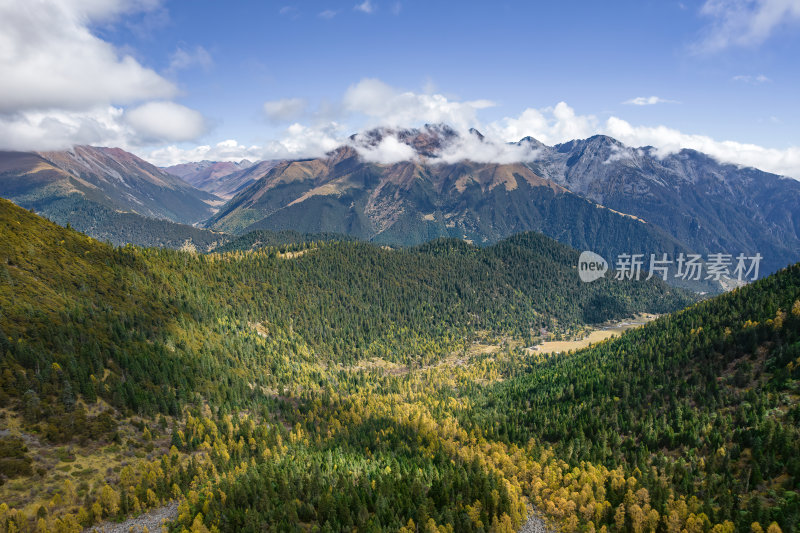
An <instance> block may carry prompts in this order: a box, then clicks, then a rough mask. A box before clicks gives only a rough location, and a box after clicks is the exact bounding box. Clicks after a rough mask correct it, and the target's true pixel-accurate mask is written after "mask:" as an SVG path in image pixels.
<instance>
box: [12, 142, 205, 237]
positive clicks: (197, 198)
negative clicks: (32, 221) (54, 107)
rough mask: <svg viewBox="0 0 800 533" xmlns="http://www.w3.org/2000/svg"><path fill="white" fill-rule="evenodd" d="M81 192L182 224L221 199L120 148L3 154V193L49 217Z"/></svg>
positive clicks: (90, 199) (200, 216) (111, 205)
mask: <svg viewBox="0 0 800 533" xmlns="http://www.w3.org/2000/svg"><path fill="white" fill-rule="evenodd" d="M76 195H77V196H79V197H81V198H83V199H85V200H86V201H88V202H92V203H95V204H99V205H102V206H104V207H106V208H108V209H112V210H116V211H125V212H131V213H136V214H139V215H142V216H146V217H151V218H159V219H165V220H170V221H172V222H180V223H188V224H191V223H195V222H198V221H200V220H202V219H204V218H207V217H208V216H210V215H211V214H212V213H213V208H212V206H211V204H213V203H214V202H217V201H218V199H217V198H216V197H215V196H214V195H212V194H209V193H206V192H203V191H199V190H197V189H195V188H194V187H192V186H191V185H189V184H188V183H186V182H184V181H182V180H180V179H178V178H176V177H175V176H172V175H170V174H167V173H166V172H164V171H162V170H161V169H159V168H158V167H155V166H153V165H151V164H150V163H148V162H146V161H144V160H142V159H140V158H138V157H136V156H135V155H133V154H130V153H128V152H125V151H124V150H120V149H118V148H96V147H91V146H76V147H74V148H73V149H72V150H70V151H65V152H41V153H33V152H0V196H3V197H4V198H8V199H10V200H12V201H14V202H15V203H18V204H19V205H23V206H24V207H28V208H34V209H37V210H39V211H40V212H42V213H43V214H45V215H47V214H48V211H49V210H54V209H55V208H54V207H52V206H53V204H57V203H58V201H60V200H63V199H66V198H69V197H74V196H76Z"/></svg>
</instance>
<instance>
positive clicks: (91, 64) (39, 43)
mask: <svg viewBox="0 0 800 533" xmlns="http://www.w3.org/2000/svg"><path fill="white" fill-rule="evenodd" d="M127 9H128V8H127V7H126V6H125V4H123V3H122V2H116V1H103V0H93V1H89V2H79V1H77V0H75V1H66V0H61V1H45V0H31V1H28V2H9V1H4V2H0V72H2V73H3V74H2V76H0V113H13V112H17V111H20V110H32V109H39V110H41V109H53V108H58V109H82V108H83V109H87V108H91V107H95V106H98V105H107V104H128V103H132V102H136V101H140V100H144V99H149V98H169V97H172V96H174V95H175V94H176V92H177V89H176V87H175V86H174V85H173V84H172V83H171V82H169V81H167V80H166V79H164V78H162V77H161V76H159V75H158V74H157V73H156V72H155V71H153V70H151V69H148V68H146V67H144V66H142V65H141V64H139V63H138V62H137V61H136V60H135V59H134V58H133V57H131V56H129V55H120V54H119V53H118V51H117V50H116V49H115V48H114V47H113V46H111V45H110V44H109V43H107V42H105V41H103V40H101V39H99V38H97V37H96V36H94V35H92V33H91V32H90V31H89V29H88V24H89V23H91V22H92V21H97V20H104V19H108V18H109V17H113V16H115V15H119V14H121V13H124V12H125V11H126V10H127Z"/></svg>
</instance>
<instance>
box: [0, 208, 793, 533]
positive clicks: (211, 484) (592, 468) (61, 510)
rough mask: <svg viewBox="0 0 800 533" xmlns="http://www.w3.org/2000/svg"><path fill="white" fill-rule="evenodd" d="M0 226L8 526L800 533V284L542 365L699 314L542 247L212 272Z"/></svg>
mask: <svg viewBox="0 0 800 533" xmlns="http://www.w3.org/2000/svg"><path fill="white" fill-rule="evenodd" d="M0 234H1V235H2V239H0V313H1V314H0V353H2V362H0V379H1V380H2V382H0V390H2V395H0V423H2V425H3V432H2V433H0V468H1V469H2V470H0V479H1V480H2V481H3V482H4V484H2V485H0V502H5V503H2V504H0V531H17V530H20V529H21V530H24V531H51V530H52V531H79V530H80V529H81V528H82V527H85V526H89V525H92V524H97V523H99V522H101V521H103V520H115V519H119V518H121V517H124V516H129V515H135V514H138V513H141V512H142V511H145V510H148V509H158V508H162V507H163V506H164V505H166V503H167V502H168V501H169V500H172V499H174V500H177V501H178V502H179V506H178V513H177V516H176V517H175V522H174V524H173V526H172V527H174V529H175V530H177V531H182V530H183V529H185V530H187V531H189V530H191V531H207V530H213V529H214V528H218V529H219V530H221V531H263V530H264V529H269V530H277V531H307V530H314V529H315V528H319V530H320V531H352V530H357V531H381V530H387V531H398V530H404V531H442V532H444V531H515V530H517V529H518V528H519V527H520V526H521V525H522V524H523V522H524V521H525V519H526V516H528V515H529V513H530V511H531V510H533V509H535V510H536V512H538V513H540V514H541V516H542V517H543V518H544V519H546V520H547V521H548V523H549V524H550V525H551V526H553V527H557V528H560V529H562V530H564V531H596V530H603V528H606V530H619V531H632V532H634V531H643V530H645V529H646V530H651V529H653V530H657V531H682V530H686V531H704V532H705V531H712V530H713V531H733V530H743V531H749V530H750V529H751V524H752V523H753V522H756V521H757V522H758V524H756V525H755V526H753V527H752V528H753V530H755V531H759V530H761V529H763V530H767V529H768V528H770V527H772V530H771V531H772V533H774V532H775V531H777V529H776V528H779V527H780V528H783V530H784V531H793V530H795V527H796V521H797V518H796V509H797V507H796V500H795V499H794V498H796V495H795V494H796V490H795V489H796V488H797V487H796V485H797V484H796V481H795V480H796V465H795V464H794V462H796V457H797V456H798V454H797V453H796V452H797V450H796V446H797V444H796V443H797V442H798V439H796V438H794V437H795V436H796V433H797V425H798V421H797V416H796V413H797V405H796V398H797V396H796V392H797V391H796V389H795V387H796V385H795V381H794V380H795V379H796V378H797V375H796V370H795V366H794V365H796V364H797V361H796V359H797V357H798V355H800V354H797V353H796V350H797V337H796V336H797V331H798V330H800V327H798V326H799V325H798V321H800V317H798V316H797V315H798V314H800V303H797V304H795V302H796V301H797V300H798V299H800V288H798V287H800V283H799V282H798V280H800V268H798V267H794V268H792V269H790V270H786V271H784V272H781V273H780V274H779V275H777V276H774V277H771V278H769V279H767V280H765V281H762V282H759V283H757V284H754V285H753V286H750V287H747V288H744V289H742V290H739V291H737V292H735V293H732V294H729V295H725V296H723V297H721V298H719V299H715V300H711V301H708V302H704V303H700V304H697V305H694V306H693V307H691V308H689V309H688V310H685V311H680V312H678V313H677V314H674V315H669V316H667V317H665V318H662V319H659V320H658V321H656V322H655V323H654V324H653V325H651V326H647V327H645V328H642V329H639V330H635V331H634V332H632V333H629V334H626V335H625V336H623V337H622V338H621V339H619V340H612V341H608V342H606V343H603V344H600V345H598V346H595V347H592V348H590V349H588V350H585V351H581V352H578V353H576V354H564V355H562V356H548V355H544V354H539V353H534V352H532V351H530V350H527V349H525V346H528V345H530V344H531V343H535V342H537V341H538V339H539V338H541V336H542V335H543V331H544V330H547V331H548V333H556V334H561V335H565V334H568V333H569V332H571V331H576V330H577V329H580V328H582V327H584V324H585V323H586V322H599V321H602V320H606V319H611V318H621V317H625V316H629V315H631V314H632V313H634V312H640V311H649V312H659V313H660V312H668V311H672V310H676V309H679V308H682V307H685V306H686V305H688V304H691V303H692V301H693V300H692V299H691V298H690V297H689V296H687V295H686V294H685V293H682V292H680V291H676V290H675V289H672V288H669V287H666V286H665V285H664V284H662V283H660V282H659V283H655V282H640V283H633V282H616V281H612V280H603V281H598V282H594V283H591V284H585V283H581V282H579V281H578V279H577V275H576V271H575V264H576V262H577V253H576V252H575V251H573V250H571V249H569V248H567V247H565V246H562V245H559V244H557V243H555V242H554V241H552V240H551V239H548V238H546V237H543V236H541V235H538V234H533V233H528V234H521V235H518V236H515V237H513V238H510V239H507V240H505V241H502V242H500V243H498V244H497V245H495V246H492V247H488V248H477V247H474V246H472V245H469V244H467V243H464V242H463V241H457V240H439V241H434V242H431V243H427V244H425V245H421V246H419V247H415V248H409V249H401V250H392V249H384V248H380V247H378V246H375V245H371V244H367V243H361V242H338V241H329V242H318V241H313V242H304V243H300V244H298V245H295V246H284V247H282V248H280V249H278V248H274V247H265V248H262V249H259V250H256V251H252V252H244V251H238V252H230V253H224V254H213V253H212V254H208V255H202V254H193V253H188V252H178V251H172V250H163V249H141V248H136V247H125V248H115V247H113V246H110V245H107V244H102V243H98V242H96V241H94V240H92V239H90V238H88V237H86V236H84V235H81V234H79V233H77V232H75V231H72V230H69V229H65V228H61V227H59V226H56V225H54V224H52V223H50V222H48V221H46V220H44V219H42V218H39V217H37V216H35V215H33V214H31V213H30V212H28V211H25V210H23V209H20V208H18V207H16V206H14V205H13V204H11V203H9V202H5V201H0ZM717 309H719V313H717ZM779 310H780V311H779ZM748 320H749V322H748ZM770 320H771V321H770ZM726 328H729V329H730V331H729V332H728V330H727V329H726ZM793 350H794V351H793ZM750 354H755V355H753V356H752V357H751V355H750ZM791 361H794V362H791ZM748 365H749V366H748ZM640 370H641V371H640ZM742 400H746V402H744V401H742ZM747 439H750V440H747ZM759 443H760V444H759ZM651 450H652V451H651ZM756 467H757V468H758V469H759V470H760V471H759V472H758V473H756ZM748 476H749V477H748ZM728 491H730V492H728ZM756 502H758V503H756ZM773 522H775V524H773ZM778 524H780V525H778ZM759 528H760V529H759Z"/></svg>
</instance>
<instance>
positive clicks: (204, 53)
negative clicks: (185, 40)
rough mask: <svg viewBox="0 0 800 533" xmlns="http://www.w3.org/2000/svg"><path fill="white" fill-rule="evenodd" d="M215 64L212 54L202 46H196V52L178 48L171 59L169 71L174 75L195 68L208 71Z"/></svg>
mask: <svg viewBox="0 0 800 533" xmlns="http://www.w3.org/2000/svg"><path fill="white" fill-rule="evenodd" d="M213 64H214V60H213V59H212V58H211V54H209V53H208V50H206V49H205V48H203V47H202V46H200V45H198V46H195V47H194V50H184V49H183V48H178V49H177V50H175V52H173V54H172V56H171V57H170V61H169V69H168V71H169V72H173V73H174V72H177V71H179V70H186V69H189V68H193V67H200V68H202V69H203V70H206V71H207V70H209V69H210V68H211V66H212V65H213Z"/></svg>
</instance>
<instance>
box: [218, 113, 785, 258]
mask: <svg viewBox="0 0 800 533" xmlns="http://www.w3.org/2000/svg"><path fill="white" fill-rule="evenodd" d="M386 135H393V136H394V137H395V138H396V139H397V140H399V141H400V142H402V143H405V144H407V145H409V146H411V147H412V148H413V149H414V151H415V152H416V154H417V157H416V158H414V159H413V160H411V161H403V162H399V163H395V164H378V163H371V162H368V161H365V160H364V159H363V158H362V157H360V156H359V153H358V152H357V150H356V148H355V147H354V145H356V144H360V145H361V146H368V147H375V146H378V145H379V143H380V142H381V141H382V140H383V139H384V138H385V136H386ZM468 135H472V136H474V137H475V138H474V139H470V141H472V142H475V143H478V146H480V143H483V142H486V141H485V140H484V138H483V136H482V135H481V134H480V133H479V132H477V131H475V130H472V131H470V133H469V134H468ZM459 140H460V138H459V134H458V133H456V132H455V131H454V130H452V129H451V128H449V127H447V126H443V125H436V126H425V127H424V128H421V129H407V130H399V131H397V130H381V129H379V130H373V131H370V132H367V133H365V134H363V135H359V136H358V138H356V137H353V138H351V143H350V144H348V145H345V146H342V147H340V148H338V149H337V150H334V151H333V152H331V153H329V154H328V155H327V156H326V157H322V158H318V159H308V160H301V161H284V162H280V163H278V164H276V165H274V166H271V167H266V168H265V169H258V168H256V167H251V168H250V169H248V170H247V172H248V173H249V174H250V175H251V176H252V177H257V178H258V179H257V180H256V181H255V182H254V183H252V184H251V185H249V186H248V187H247V188H245V189H243V190H242V191H241V192H240V193H239V194H237V195H236V196H235V197H234V198H232V199H231V200H230V201H229V202H228V203H227V204H225V205H224V206H222V207H221V208H220V210H219V212H218V213H216V214H215V215H214V216H213V217H212V218H211V219H210V220H209V221H208V223H207V226H208V227H211V228H215V229H218V230H222V231H227V232H235V233H245V232H247V231H251V230H254V229H269V230H283V229H293V230H297V231H300V232H310V233H318V232H323V231H329V232H337V233H347V234H350V235H354V236H357V237H359V238H363V239H367V240H371V241H376V242H382V243H389V244H403V245H408V244H417V243H421V242H424V241H427V240H429V239H432V238H436V237H441V236H447V237H457V238H463V239H467V240H470V241H473V242H475V243H492V242H496V241H498V240H500V239H502V238H505V237H507V236H509V235H512V234H515V233H518V232H522V231H528V230H534V231H540V232H542V233H545V234H546V235H548V236H550V237H553V238H555V239H557V240H559V241H561V242H563V243H565V244H568V245H570V246H572V247H574V248H578V249H591V250H594V251H596V252H598V253H600V254H601V255H603V256H604V257H606V258H608V259H609V260H613V259H614V258H616V257H617V256H618V255H619V254H621V253H644V254H650V253H656V254H660V253H668V254H675V253H679V252H688V251H691V252H696V253H701V254H704V255H705V256H707V254H711V253H717V252H726V253H730V254H738V253H746V254H748V255H751V254H755V253H756V252H759V253H761V254H762V256H763V257H764V260H763V262H762V265H761V271H760V274H766V273H767V272H771V271H774V270H777V269H778V268H780V267H782V266H785V265H786V264H788V263H790V262H793V261H797V260H798V259H800V183H799V182H797V181H795V180H791V179H785V178H781V177H779V176H776V175H773V174H769V173H766V172H761V171H759V170H755V169H745V168H740V167H737V166H734V165H727V164H722V163H719V162H717V161H715V160H713V159H712V158H710V157H708V156H705V155H703V154H700V153H698V152H693V151H688V150H684V151H681V152H680V153H678V154H674V155H671V156H667V157H664V158H661V157H659V156H658V154H656V152H655V150H654V149H652V148H641V149H632V148H629V147H626V146H625V145H623V144H622V143H619V142H618V141H615V140H614V139H611V138H609V137H602V136H596V137H592V138H590V139H586V140H579V141H572V142H570V143H565V144H561V145H557V146H554V147H548V146H545V145H544V144H542V143H540V142H538V141H536V140H535V139H531V138H526V139H523V140H522V141H520V142H519V143H517V144H520V145H526V144H527V147H528V148H530V150H529V152H530V153H532V155H531V156H530V161H527V162H525V163H510V164H496V163H475V162H472V161H468V160H467V161H460V162H457V163H452V162H443V158H442V154H443V153H445V152H446V151H447V150H448V149H449V147H451V146H453V144H454V143H455V142H457V141H459ZM461 140H463V139H461ZM451 159H452V158H448V159H446V160H447V161H449V160H451ZM264 170H266V172H264ZM647 257H649V255H647ZM672 257H674V255H673V256H672Z"/></svg>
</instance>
